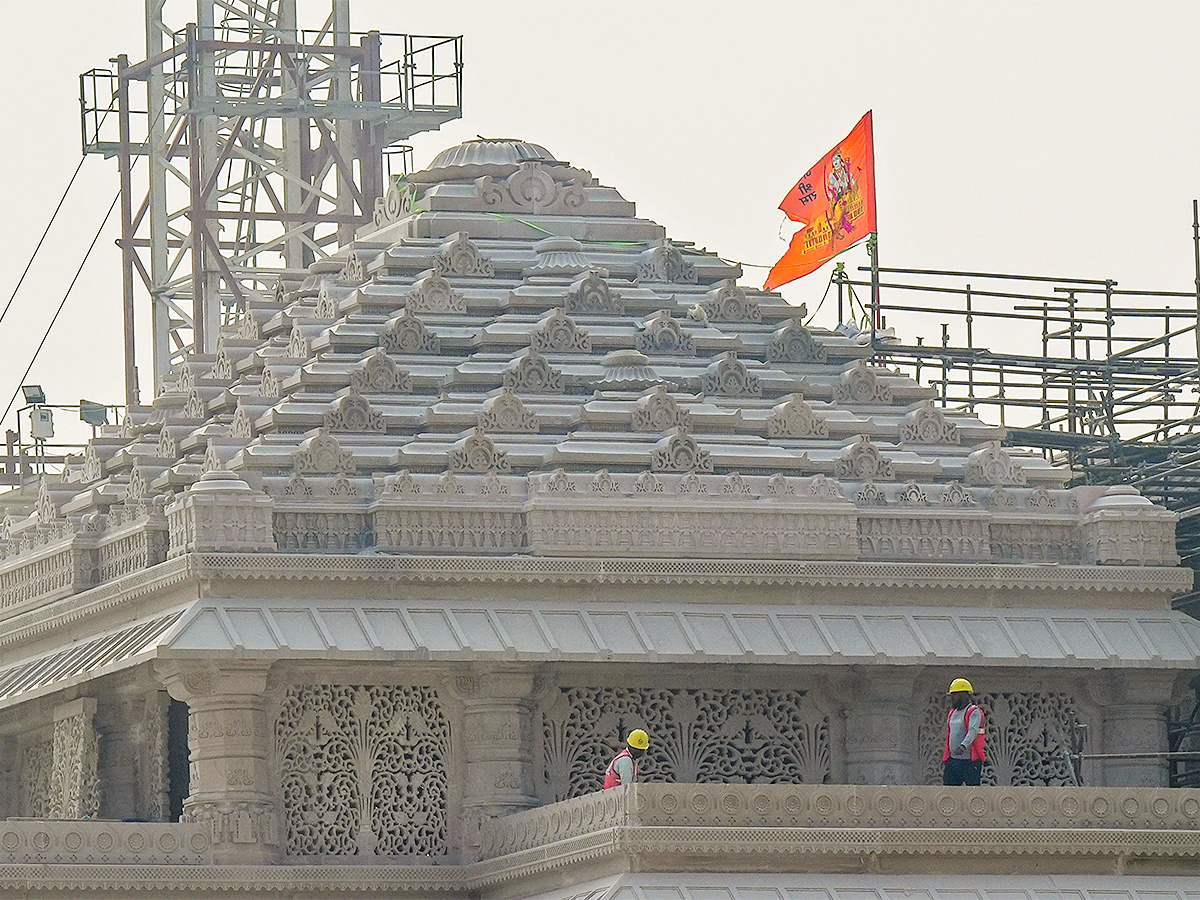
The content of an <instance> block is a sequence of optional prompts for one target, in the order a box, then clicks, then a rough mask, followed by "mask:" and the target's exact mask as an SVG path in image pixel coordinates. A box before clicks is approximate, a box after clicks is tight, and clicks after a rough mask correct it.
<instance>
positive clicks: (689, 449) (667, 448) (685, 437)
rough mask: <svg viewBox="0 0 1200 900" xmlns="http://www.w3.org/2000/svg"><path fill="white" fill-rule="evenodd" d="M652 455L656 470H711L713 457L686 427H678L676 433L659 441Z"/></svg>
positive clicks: (653, 466) (652, 464)
mask: <svg viewBox="0 0 1200 900" xmlns="http://www.w3.org/2000/svg"><path fill="white" fill-rule="evenodd" d="M654 446H655V451H654V455H653V456H652V457H651V468H652V469H653V470H654V471H655V472H711V471H712V468H713V464H712V458H711V457H710V456H709V453H708V451H707V450H705V449H704V448H702V447H701V446H700V445H699V443H697V441H696V439H695V438H694V437H692V435H691V434H689V433H688V431H687V430H686V429H683V428H677V429H675V433H674V434H672V435H671V436H669V437H666V438H664V439H663V440H661V441H659V442H658V443H657V444H655V445H654Z"/></svg>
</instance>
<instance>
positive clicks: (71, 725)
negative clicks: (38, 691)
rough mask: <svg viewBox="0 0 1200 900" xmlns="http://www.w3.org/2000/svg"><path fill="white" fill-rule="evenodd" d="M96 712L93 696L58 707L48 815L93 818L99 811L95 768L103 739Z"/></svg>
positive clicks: (50, 816)
mask: <svg viewBox="0 0 1200 900" xmlns="http://www.w3.org/2000/svg"><path fill="white" fill-rule="evenodd" d="M95 713H96V701H95V700H93V699H91V698H85V699H82V700H76V701H74V702H73V703H68V704H65V705H64V706H60V707H59V708H58V709H56V710H55V713H54V737H53V739H52V745H53V748H52V754H53V764H52V769H51V773H50V792H51V793H50V804H49V808H48V810H47V817H48V818H52V819H93V818H95V817H96V816H97V815H98V814H99V812H100V778H99V775H98V774H97V771H96V769H97V764H98V762H99V758H100V742H99V738H98V736H97V734H96V727H95V725H94V723H93V717H94V716H95Z"/></svg>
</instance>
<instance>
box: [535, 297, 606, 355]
mask: <svg viewBox="0 0 1200 900" xmlns="http://www.w3.org/2000/svg"><path fill="white" fill-rule="evenodd" d="M529 345H530V346H531V347H532V348H533V349H534V350H543V351H544V350H553V351H555V352H557V353H591V352H592V342H591V339H590V338H589V337H588V335H587V332H586V331H580V330H579V328H577V327H576V325H575V320H574V319H572V318H571V317H570V316H568V315H567V314H566V313H565V312H564V311H563V309H562V307H558V308H556V309H552V310H550V314H549V315H547V316H545V317H543V318H542V320H541V321H540V322H538V329H537V331H535V332H533V334H532V335H530V338H529Z"/></svg>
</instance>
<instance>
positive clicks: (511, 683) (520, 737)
mask: <svg viewBox="0 0 1200 900" xmlns="http://www.w3.org/2000/svg"><path fill="white" fill-rule="evenodd" d="M477 685H478V682H477V681H476V679H460V680H459V683H458V687H459V689H460V692H462V691H461V689H462V688H463V687H467V688H468V691H466V692H462V693H464V694H465V700H464V715H463V726H464V727H463V731H464V735H465V738H466V782H465V786H464V792H463V794H464V796H463V808H464V814H465V815H464V820H465V823H466V829H465V831H466V833H465V834H464V844H465V850H466V852H467V854H468V855H474V854H475V853H476V852H477V850H478V847H479V827H480V824H481V823H482V822H483V821H484V820H485V819H488V818H491V817H493V816H502V815H507V814H508V813H513V812H518V811H520V810H522V809H529V808H530V807H533V806H537V804H538V801H537V797H536V796H535V795H534V788H533V750H532V747H531V741H530V721H531V717H532V714H533V703H532V701H531V700H530V696H531V694H532V691H533V678H532V675H530V674H525V673H496V674H493V675H488V676H486V677H485V678H484V679H483V680H482V685H478V686H477Z"/></svg>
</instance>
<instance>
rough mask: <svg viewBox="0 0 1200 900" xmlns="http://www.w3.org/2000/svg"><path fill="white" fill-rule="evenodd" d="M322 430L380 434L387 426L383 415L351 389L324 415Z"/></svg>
mask: <svg viewBox="0 0 1200 900" xmlns="http://www.w3.org/2000/svg"><path fill="white" fill-rule="evenodd" d="M324 429H325V430H326V431H330V432H333V431H340V432H353V433H360V434H382V433H383V432H385V431H387V424H386V423H385V422H384V420H383V413H381V412H379V411H378V410H377V409H373V408H372V407H371V403H370V401H368V400H367V398H366V397H364V396H363V395H362V394H360V393H359V392H358V391H357V390H356V389H355V388H353V387H351V388H350V390H349V391H347V392H346V393H345V394H343V395H342V396H340V397H338V398H337V399H336V400H335V401H334V402H333V406H332V407H331V408H330V409H329V410H328V411H327V412H326V413H325V417H324ZM346 474H348V473H346Z"/></svg>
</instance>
